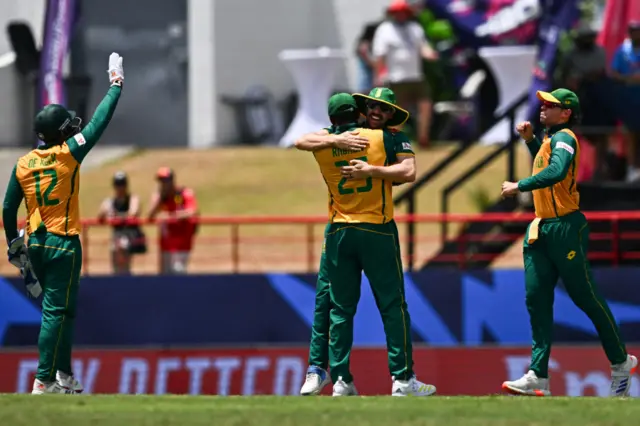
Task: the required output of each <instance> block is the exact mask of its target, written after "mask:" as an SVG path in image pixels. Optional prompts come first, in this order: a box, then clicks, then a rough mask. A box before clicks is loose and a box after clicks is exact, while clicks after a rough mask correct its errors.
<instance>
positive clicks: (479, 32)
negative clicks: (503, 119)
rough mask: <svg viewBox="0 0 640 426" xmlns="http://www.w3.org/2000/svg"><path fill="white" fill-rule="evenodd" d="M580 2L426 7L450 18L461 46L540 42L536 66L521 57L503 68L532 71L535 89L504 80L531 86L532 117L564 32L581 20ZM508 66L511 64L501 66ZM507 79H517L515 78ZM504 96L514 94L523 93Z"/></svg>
mask: <svg viewBox="0 0 640 426" xmlns="http://www.w3.org/2000/svg"><path fill="white" fill-rule="evenodd" d="M579 3H580V1H579V0H428V1H427V3H426V6H427V8H429V10H431V11H432V12H433V13H434V14H435V15H436V16H437V17H439V18H441V19H447V20H448V21H449V22H451V25H452V26H453V27H454V29H455V30H456V36H457V37H458V39H459V41H460V45H461V47H473V48H476V49H477V48H480V47H485V46H523V45H529V46H537V47H538V52H537V57H536V62H535V64H536V65H535V67H534V69H533V70H528V69H525V70H523V69H522V67H521V66H519V65H521V64H519V61H518V59H517V58H514V60H513V67H512V69H510V70H504V69H503V70H502V73H507V74H508V73H522V72H527V73H531V79H532V81H531V85H530V88H525V87H522V88H521V87H513V86H509V85H507V84H505V85H506V86H509V87H510V88H511V89H513V90H518V91H519V90H523V92H522V93H527V89H529V94H530V96H529V114H528V116H530V114H531V113H532V112H537V109H538V106H539V102H538V100H537V98H536V96H535V93H536V91H537V90H550V89H551V84H552V81H551V78H552V76H553V72H554V69H555V67H556V57H557V55H556V53H557V43H558V40H559V36H560V34H561V33H562V32H563V31H566V30H569V29H571V28H572V27H573V26H574V24H575V23H576V22H577V19H578V18H579V16H580V12H579V9H578V5H579ZM505 66H507V67H508V64H502V65H501V67H505ZM496 78H502V77H501V76H496ZM505 81H513V77H510V78H508V79H505ZM503 96H506V97H508V98H513V99H515V98H518V97H519V96H520V93H517V94H512V96H509V95H508V94H503Z"/></svg>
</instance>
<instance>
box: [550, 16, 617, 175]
mask: <svg viewBox="0 0 640 426" xmlns="http://www.w3.org/2000/svg"><path fill="white" fill-rule="evenodd" d="M597 36H598V33H597V32H596V31H595V30H594V29H593V28H592V27H591V26H590V25H582V26H581V27H579V28H578V29H577V31H576V33H575V38H574V45H573V48H572V49H571V50H570V51H569V52H568V53H567V55H566V56H565V58H564V61H563V63H562V67H561V72H562V80H563V81H562V82H561V84H560V86H562V87H567V88H569V89H571V90H573V91H574V92H575V93H576V94H578V96H579V97H580V105H581V107H582V116H581V119H582V120H581V124H582V126H583V128H584V129H585V132H584V134H583V135H584V136H585V137H586V138H587V139H588V140H589V141H590V142H591V143H592V144H593V145H594V147H595V149H596V156H595V157H596V164H595V174H594V177H595V178H596V179H598V180H608V179H611V173H610V172H611V171H610V170H609V164H608V160H607V159H608V157H609V134H610V133H611V130H612V129H613V128H614V127H615V125H616V117H615V113H614V111H613V109H612V108H611V106H612V105H611V99H612V97H611V93H612V90H613V82H612V81H611V80H610V79H609V77H608V76H607V74H606V69H607V54H606V52H605V50H604V49H603V48H602V47H601V46H599V45H597V44H596V37H597Z"/></svg>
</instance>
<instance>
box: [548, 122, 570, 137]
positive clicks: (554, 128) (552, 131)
mask: <svg viewBox="0 0 640 426" xmlns="http://www.w3.org/2000/svg"><path fill="white" fill-rule="evenodd" d="M570 127H571V126H569V125H568V124H567V123H561V124H556V125H555V126H551V127H547V132H546V133H547V136H549V137H551V136H553V135H554V134H555V133H557V132H558V131H559V130H562V129H566V128H570Z"/></svg>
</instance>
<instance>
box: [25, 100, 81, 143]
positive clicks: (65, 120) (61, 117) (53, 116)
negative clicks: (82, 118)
mask: <svg viewBox="0 0 640 426" xmlns="http://www.w3.org/2000/svg"><path fill="white" fill-rule="evenodd" d="M75 116H76V113H75V112H74V111H69V110H67V109H66V108H65V107H63V106H62V105H58V104H49V105H47V106H46V107H44V108H43V109H42V110H41V111H40V112H39V113H38V115H36V119H35V123H34V125H33V130H35V132H36V133H37V134H38V137H39V138H40V139H41V140H43V141H46V140H47V139H49V140H51V139H55V138H58V137H59V136H60V134H61V133H60V132H61V131H62V130H63V129H64V128H65V127H66V126H67V125H69V124H70V123H71V120H73V119H74V118H75Z"/></svg>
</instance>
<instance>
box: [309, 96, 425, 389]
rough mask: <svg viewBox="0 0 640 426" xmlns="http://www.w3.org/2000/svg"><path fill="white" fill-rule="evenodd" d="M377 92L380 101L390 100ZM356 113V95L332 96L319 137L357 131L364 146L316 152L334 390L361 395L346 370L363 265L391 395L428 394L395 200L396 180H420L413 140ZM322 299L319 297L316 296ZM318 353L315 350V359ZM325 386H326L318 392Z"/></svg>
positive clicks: (321, 274)
mask: <svg viewBox="0 0 640 426" xmlns="http://www.w3.org/2000/svg"><path fill="white" fill-rule="evenodd" d="M380 90H381V92H380V101H384V102H389V99H388V98H383V97H382V95H383V94H384V92H382V90H383V89H380ZM359 114H360V113H359V111H358V107H357V103H356V101H355V99H354V97H352V96H351V95H349V94H346V93H342V94H338V95H335V96H333V97H332V98H331V99H330V100H329V117H330V119H331V122H332V126H331V128H329V129H325V130H324V131H322V132H320V133H319V134H318V136H322V134H324V135H325V136H327V135H328V134H344V132H350V131H358V132H359V134H360V136H362V137H365V138H366V139H367V140H368V141H369V146H368V147H367V148H365V149H363V150H360V151H353V150H343V149H339V148H330V147H327V148H324V149H320V150H316V151H314V155H315V158H316V161H317V162H318V164H319V166H320V170H321V172H322V175H323V177H324V179H325V182H326V183H327V186H328V189H329V222H330V223H329V224H328V226H327V229H326V232H325V234H326V239H325V250H323V259H322V260H321V273H320V279H319V283H318V284H319V285H321V284H322V278H323V277H326V278H328V281H327V283H328V287H329V295H330V306H331V313H330V329H329V331H330V333H329V334H330V336H331V337H330V341H329V348H330V351H329V361H330V364H331V378H332V379H333V382H334V386H333V395H334V396H347V395H355V394H357V391H356V389H355V386H354V384H353V377H352V376H351V373H350V371H349V355H350V352H351V346H352V344H353V317H354V315H355V311H356V307H357V303H358V300H359V298H360V282H361V274H362V271H363V270H364V272H365V274H367V277H368V278H369V281H370V283H371V287H372V290H373V293H374V296H375V298H376V300H377V303H378V307H379V309H380V311H381V315H382V319H383V323H384V327H385V333H386V335H387V349H388V352H389V370H390V372H391V375H392V377H393V386H392V395H395V396H406V395H431V394H433V393H434V392H435V387H434V386H431V385H425V384H424V383H421V382H419V381H417V380H416V378H415V376H414V374H413V360H412V358H411V356H412V348H411V334H410V333H411V331H410V329H411V327H410V318H409V313H408V312H407V307H406V302H405V300H404V277H403V274H402V264H401V260H400V257H399V256H400V251H399V242H398V237H397V228H396V225H395V222H394V221H393V203H392V200H391V186H392V183H393V182H411V181H413V180H414V179H415V158H414V155H413V152H412V150H411V145H410V144H408V143H402V142H400V143H398V141H396V140H395V139H394V138H393V134H392V133H388V132H383V131H382V130H370V129H363V128H358V127H357V124H356V123H357V120H358V117H359ZM400 114H404V120H406V118H407V117H408V113H407V112H406V111H401V112H400ZM329 140H330V139H329V138H327V141H329ZM363 154H364V155H363ZM396 163H397V164H396ZM389 164H391V166H389ZM322 299H323V298H322V297H318V298H317V299H316V301H317V302H318V300H322ZM317 313H318V310H316V314H317ZM317 319H318V315H316V320H317ZM320 329H322V327H320ZM313 352H314V351H313V348H312V350H311V354H310V355H311V358H312V360H311V362H313V356H314V353H313ZM322 381H324V380H322ZM320 390H321V387H320V389H318V391H317V392H319V391H320Z"/></svg>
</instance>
